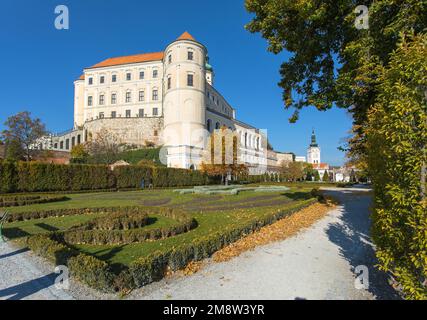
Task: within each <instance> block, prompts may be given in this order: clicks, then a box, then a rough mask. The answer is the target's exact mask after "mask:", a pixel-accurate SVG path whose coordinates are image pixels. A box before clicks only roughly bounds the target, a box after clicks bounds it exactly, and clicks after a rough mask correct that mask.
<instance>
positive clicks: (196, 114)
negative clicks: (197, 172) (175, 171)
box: [48, 32, 320, 173]
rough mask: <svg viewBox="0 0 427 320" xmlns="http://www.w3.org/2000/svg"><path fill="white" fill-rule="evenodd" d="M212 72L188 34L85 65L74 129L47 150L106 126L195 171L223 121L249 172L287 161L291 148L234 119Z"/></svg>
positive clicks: (201, 48) (83, 138) (70, 144)
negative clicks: (155, 48) (271, 144)
mask: <svg viewBox="0 0 427 320" xmlns="http://www.w3.org/2000/svg"><path fill="white" fill-rule="evenodd" d="M214 76H215V74H214V70H213V68H212V66H211V65H210V64H209V58H208V51H207V49H206V47H205V46H204V45H203V44H201V43H200V42H198V41H196V40H195V39H194V38H193V37H192V36H191V35H190V34H189V33H187V32H184V33H183V34H182V35H181V36H180V37H179V38H178V39H176V40H175V41H173V42H172V43H170V44H169V45H168V46H167V47H166V48H165V50H164V51H161V52H155V53H145V54H137V55H132V56H124V57H115V58H109V59H106V60H104V61H102V62H100V63H97V64H95V65H92V66H90V67H87V68H85V69H84V70H83V74H82V76H81V77H80V78H79V79H78V80H76V81H75V82H74V90H75V94H74V128H73V130H71V131H69V132H65V133H63V134H60V135H56V136H53V137H52V139H51V142H50V146H49V147H48V148H50V149H53V150H57V151H71V149H72V147H73V146H75V145H77V144H81V143H84V142H86V141H88V140H90V139H91V137H93V136H94V135H96V133H98V132H100V131H101V130H102V129H107V130H109V131H110V132H112V133H114V134H115V135H116V136H118V137H120V139H121V142H123V143H126V144H129V145H135V146H145V145H146V144H147V143H150V144H154V145H156V146H164V150H165V154H166V155H165V156H166V161H167V165H168V166H169V167H176V168H192V169H197V168H198V167H199V166H200V164H201V162H202V160H203V156H202V154H203V149H204V147H205V145H206V138H207V136H209V134H210V133H212V132H213V131H214V130H216V129H220V128H224V127H226V128H228V129H229V130H230V131H231V132H233V134H235V135H237V137H238V140H239V160H240V162H242V163H245V164H247V165H249V167H250V168H252V170H251V173H261V172H262V171H264V172H265V171H266V170H270V169H274V167H275V166H277V167H278V166H279V161H286V160H290V161H292V154H283V153H280V154H279V153H275V152H271V151H270V152H268V151H267V139H266V138H267V137H266V133H263V131H261V130H259V129H257V128H255V127H253V126H251V125H248V124H246V123H243V122H241V121H239V120H237V119H236V112H235V110H234V108H233V107H232V106H231V105H230V104H229V103H228V102H227V100H226V99H225V98H224V97H223V96H222V95H221V93H219V92H218V91H217V90H216V89H215V87H214ZM319 152H320V151H319ZM313 156H314V154H313ZM319 161H320V157H319Z"/></svg>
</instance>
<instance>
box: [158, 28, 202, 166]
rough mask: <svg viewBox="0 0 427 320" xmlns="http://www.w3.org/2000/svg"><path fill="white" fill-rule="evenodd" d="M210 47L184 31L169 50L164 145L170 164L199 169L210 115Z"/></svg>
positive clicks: (165, 59) (167, 53) (167, 51)
mask: <svg viewBox="0 0 427 320" xmlns="http://www.w3.org/2000/svg"><path fill="white" fill-rule="evenodd" d="M206 54H207V51H206V48H205V47H204V46H203V45H202V44H201V43H199V42H197V41H196V40H195V39H194V38H193V37H192V36H191V35H190V34H189V33H188V32H184V33H183V34H182V35H181V36H180V37H179V38H178V39H177V40H176V41H174V42H172V43H171V44H170V45H169V46H168V47H167V48H166V50H165V56H164V84H165V85H164V87H165V90H164V92H165V94H164V102H163V108H164V109H163V110H164V133H163V134H164V137H163V140H164V144H165V147H166V148H167V165H168V167H176V168H187V169H189V168H197V167H198V165H199V163H200V160H201V153H202V150H203V143H204V141H203V140H204V137H203V135H204V132H205V114H206V102H205V91H206V88H205V87H206V68H205V63H206Z"/></svg>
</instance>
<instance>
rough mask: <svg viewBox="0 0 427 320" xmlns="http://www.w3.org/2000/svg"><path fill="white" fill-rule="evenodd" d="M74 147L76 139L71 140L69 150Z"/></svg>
mask: <svg viewBox="0 0 427 320" xmlns="http://www.w3.org/2000/svg"><path fill="white" fill-rule="evenodd" d="M75 145H76V137H72V138H71V148H73V147H74V146H75Z"/></svg>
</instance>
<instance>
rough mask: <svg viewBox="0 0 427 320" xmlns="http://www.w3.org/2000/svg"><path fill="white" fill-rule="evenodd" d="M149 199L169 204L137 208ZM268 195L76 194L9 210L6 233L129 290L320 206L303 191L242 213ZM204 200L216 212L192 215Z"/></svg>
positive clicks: (81, 274) (79, 274)
mask: <svg viewBox="0 0 427 320" xmlns="http://www.w3.org/2000/svg"><path fill="white" fill-rule="evenodd" d="M148 194H149V198H150V199H154V200H155V199H156V198H157V199H165V198H170V199H171V201H170V202H169V203H168V204H167V205H168V207H166V206H164V205H159V206H157V207H145V206H138V204H140V203H141V199H144V198H145V197H146V196H147V195H148ZM268 195H270V196H271V195H272V194H271V193H270V192H268V193H259V192H254V191H248V192H244V193H242V194H238V195H233V196H226V195H224V196H222V197H221V198H218V196H210V195H203V196H199V195H194V194H185V195H181V194H177V193H174V192H173V191H172V190H158V191H146V192H123V193H120V194H108V195H105V194H104V195H103V194H98V193H96V194H93V195H89V194H82V195H74V194H72V195H68V196H69V197H70V200H69V201H67V202H64V203H60V202H58V203H46V204H36V205H32V206H30V207H29V208H28V207H15V208H11V210H10V211H11V212H10V213H11V214H10V216H9V220H8V223H7V224H6V225H5V229H4V234H5V236H6V237H8V238H9V239H16V240H17V241H19V242H21V243H22V244H23V245H26V246H28V247H29V248H30V249H31V250H32V251H33V252H35V253H36V254H38V255H41V256H43V257H45V258H46V259H48V260H49V261H51V262H52V263H54V264H56V265H59V264H65V265H67V266H68V267H69V269H70V273H71V275H72V276H74V277H75V278H77V279H79V280H80V281H81V282H83V283H85V284H87V285H89V286H91V287H93V288H95V289H98V290H100V291H107V292H114V291H120V290H129V289H134V288H138V287H141V286H144V285H147V284H149V283H151V282H153V281H157V280H160V279H161V278H163V277H164V276H165V274H167V273H168V272H171V271H176V270H179V269H182V268H185V266H186V265H187V264H189V263H190V262H192V261H200V260H202V259H205V258H208V257H210V256H211V255H212V254H213V253H215V252H216V251H217V250H219V249H221V248H223V247H224V246H227V245H228V244H230V243H233V242H235V241H237V240H238V239H240V238H242V237H243V236H245V235H247V234H249V233H251V232H253V231H255V230H258V229H259V228H261V227H262V226H265V225H268V224H271V223H273V222H275V221H277V220H279V219H281V218H283V217H285V216H287V215H290V214H292V213H293V212H295V211H298V210H300V209H301V208H304V207H307V206H309V205H311V204H313V203H315V202H316V201H317V199H316V198H315V197H313V195H312V194H311V193H310V190H305V191H304V192H302V191H301V190H298V192H293V191H288V192H286V193H283V192H277V197H278V198H282V200H283V202H281V203H280V204H279V205H277V204H275V203H273V204H272V203H271V199H272V198H271V197H267V198H266V200H267V201H265V203H264V205H263V206H260V207H254V208H244V209H242V208H238V204H239V203H240V204H242V203H244V202H245V201H246V202H249V203H250V202H251V201H252V202H257V201H258V202H260V199H261V198H260V197H262V196H268ZM201 197H202V198H203V199H206V200H208V199H209V198H210V197H212V202H210V206H209V207H210V209H212V210H210V211H209V212H206V213H203V212H190V211H188V210H187V206H190V205H191V204H192V200H194V204H196V203H198V204H199V206H200V208H201V209H203V207H204V203H203V202H197V201H198V200H200V198H201ZM269 201H270V202H269ZM261 202H262V201H261ZM215 203H216V204H217V210H216V211H215V210H213V208H214V206H215V205H214V204H215ZM233 203H234V204H235V208H233ZM194 204H192V205H193V206H194ZM224 204H227V207H226V208H225V209H224ZM102 205H103V206H102ZM178 205H179V206H180V207H179V209H178V208H177V206H178Z"/></svg>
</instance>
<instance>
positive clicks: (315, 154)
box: [307, 129, 320, 164]
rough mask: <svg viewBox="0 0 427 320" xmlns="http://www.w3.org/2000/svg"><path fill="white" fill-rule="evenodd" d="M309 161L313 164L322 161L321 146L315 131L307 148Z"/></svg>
mask: <svg viewBox="0 0 427 320" xmlns="http://www.w3.org/2000/svg"><path fill="white" fill-rule="evenodd" d="M307 162H308V163H311V164H319V163H320V147H319V145H318V144H317V141H316V134H315V133H314V129H313V132H312V134H311V143H310V146H309V147H308V149H307Z"/></svg>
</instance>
